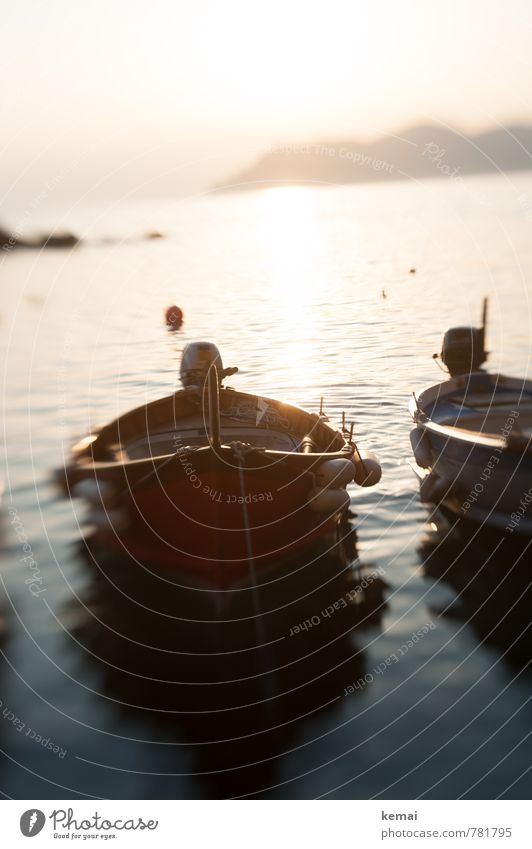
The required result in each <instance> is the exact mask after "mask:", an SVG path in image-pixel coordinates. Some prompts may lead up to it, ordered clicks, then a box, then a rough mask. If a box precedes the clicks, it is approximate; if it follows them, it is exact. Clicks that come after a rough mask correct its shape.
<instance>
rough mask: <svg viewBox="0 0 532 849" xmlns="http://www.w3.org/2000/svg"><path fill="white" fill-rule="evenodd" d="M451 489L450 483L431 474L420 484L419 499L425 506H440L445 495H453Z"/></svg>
mask: <svg viewBox="0 0 532 849" xmlns="http://www.w3.org/2000/svg"><path fill="white" fill-rule="evenodd" d="M450 489H451V487H450V484H449V481H446V480H444V479H443V478H440V477H439V476H438V475H437V474H435V473H434V472H431V474H430V475H427V476H426V477H425V478H423V480H422V481H421V483H420V484H419V497H420V498H421V501H423V502H424V503H425V504H439V503H440V501H441V500H442V498H443V497H444V496H445V495H448V494H449V495H450V494H451V493H450Z"/></svg>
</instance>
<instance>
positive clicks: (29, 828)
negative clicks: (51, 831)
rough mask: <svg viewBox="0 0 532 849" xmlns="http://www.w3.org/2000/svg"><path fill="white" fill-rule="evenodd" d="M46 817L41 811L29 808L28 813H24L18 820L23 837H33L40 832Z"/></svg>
mask: <svg viewBox="0 0 532 849" xmlns="http://www.w3.org/2000/svg"><path fill="white" fill-rule="evenodd" d="M45 822H46V817H45V815H44V814H43V812H42V811H39V810H37V808H30V810H29V811H24V813H23V814H22V816H21V818H20V830H21V832H22V834H23V835H24V837H35V835H36V834H39V832H40V831H42V829H43V827H44V824H45Z"/></svg>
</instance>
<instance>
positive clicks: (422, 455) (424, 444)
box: [410, 427, 432, 469]
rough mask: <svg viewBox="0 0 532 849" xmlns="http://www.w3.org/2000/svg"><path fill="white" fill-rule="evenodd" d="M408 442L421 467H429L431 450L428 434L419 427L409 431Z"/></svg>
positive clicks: (430, 464)
mask: <svg viewBox="0 0 532 849" xmlns="http://www.w3.org/2000/svg"><path fill="white" fill-rule="evenodd" d="M410 444H411V445H412V451H413V452H414V457H415V458H416V463H417V464H418V466H420V467H421V468H422V469H430V467H431V466H432V451H431V449H430V439H429V437H428V435H427V434H426V433H425V431H424V430H422V429H421V428H419V427H415V428H414V430H412V431H410Z"/></svg>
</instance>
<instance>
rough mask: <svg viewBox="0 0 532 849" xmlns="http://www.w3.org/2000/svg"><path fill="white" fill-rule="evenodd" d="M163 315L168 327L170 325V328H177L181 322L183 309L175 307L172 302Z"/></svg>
mask: <svg viewBox="0 0 532 849" xmlns="http://www.w3.org/2000/svg"><path fill="white" fill-rule="evenodd" d="M164 317H165V319H166V323H167V325H168V327H171V328H172V330H177V329H178V328H179V327H181V325H182V324H183V310H182V309H181V307H177V306H176V305H175V304H172V306H171V307H168V309H167V310H166V312H165V314H164Z"/></svg>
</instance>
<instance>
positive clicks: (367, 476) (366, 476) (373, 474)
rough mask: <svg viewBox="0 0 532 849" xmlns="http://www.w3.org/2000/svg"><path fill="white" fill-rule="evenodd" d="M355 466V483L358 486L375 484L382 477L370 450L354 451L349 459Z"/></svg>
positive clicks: (376, 460)
mask: <svg viewBox="0 0 532 849" xmlns="http://www.w3.org/2000/svg"><path fill="white" fill-rule="evenodd" d="M351 462H352V463H353V464H354V467H355V483H357V484H358V485H359V486H375V484H377V483H378V482H379V481H380V479H381V477H382V468H381V464H380V463H379V461H378V459H377V457H376V456H375V454H372V453H371V451H366V452H362V451H361V452H360V454H358V453H357V452H356V451H355V454H354V455H353V459H352V461H351Z"/></svg>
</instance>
